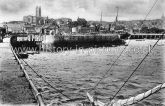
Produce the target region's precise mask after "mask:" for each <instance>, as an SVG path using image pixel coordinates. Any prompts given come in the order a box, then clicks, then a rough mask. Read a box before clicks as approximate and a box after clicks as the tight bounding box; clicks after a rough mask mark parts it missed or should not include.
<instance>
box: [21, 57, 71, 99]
mask: <svg viewBox="0 0 165 106" xmlns="http://www.w3.org/2000/svg"><path fill="white" fill-rule="evenodd" d="M22 60H23V61H24V62H25V64H26V65H28V66H29V68H30V69H31V70H32V71H33V72H34V73H36V74H37V76H38V77H40V78H41V79H42V80H43V81H44V82H46V83H47V84H48V85H49V86H50V87H52V88H53V89H55V90H56V91H58V92H59V93H60V94H62V95H63V96H65V97H66V98H67V99H71V98H70V97H68V96H67V95H65V94H63V93H62V92H61V91H60V90H59V89H57V88H55V87H54V86H52V85H51V84H50V83H49V82H48V81H46V80H45V79H44V78H43V76H41V75H39V74H38V73H37V72H36V71H35V70H34V69H33V68H32V67H31V66H30V65H29V64H28V63H27V62H26V61H25V60H24V59H22Z"/></svg>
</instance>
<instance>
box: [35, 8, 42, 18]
mask: <svg viewBox="0 0 165 106" xmlns="http://www.w3.org/2000/svg"><path fill="white" fill-rule="evenodd" d="M36 17H41V6H37V7H36Z"/></svg>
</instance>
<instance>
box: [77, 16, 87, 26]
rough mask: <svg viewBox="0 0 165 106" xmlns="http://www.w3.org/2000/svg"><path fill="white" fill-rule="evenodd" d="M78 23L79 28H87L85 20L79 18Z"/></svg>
mask: <svg viewBox="0 0 165 106" xmlns="http://www.w3.org/2000/svg"><path fill="white" fill-rule="evenodd" d="M77 23H78V25H79V26H82V27H87V21H86V20H85V19H84V18H78V19H77Z"/></svg>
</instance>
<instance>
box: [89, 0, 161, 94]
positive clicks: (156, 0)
mask: <svg viewBox="0 0 165 106" xmlns="http://www.w3.org/2000/svg"><path fill="white" fill-rule="evenodd" d="M157 2H158V0H155V2H154V4H153V6H152V7H151V9H150V10H149V12H148V13H147V15H146V16H145V18H144V20H143V22H144V21H145V20H146V19H147V17H148V15H149V14H150V13H151V11H152V9H153V8H154V6H155V5H156V3H157ZM142 25H143V23H142ZM142 25H141V27H142ZM130 38H131V35H130ZM130 41H131V40H130ZM130 41H129V42H128V45H129V43H130ZM126 48H127V46H126V47H125V48H124V49H123V51H122V52H121V53H120V54H119V56H118V57H117V58H116V59H115V61H114V62H113V64H111V66H110V68H109V70H107V71H106V72H105V74H104V75H103V76H102V78H101V79H100V80H99V81H98V82H97V83H96V85H95V86H94V87H93V88H91V90H90V91H89V92H91V91H92V90H94V89H95V88H96V87H97V86H98V85H99V83H100V82H101V81H102V80H103V79H104V78H105V76H106V75H107V74H108V72H109V71H111V69H112V66H113V65H114V64H115V63H116V62H117V60H118V59H119V58H120V56H121V55H122V53H123V52H124V51H125V50H126Z"/></svg>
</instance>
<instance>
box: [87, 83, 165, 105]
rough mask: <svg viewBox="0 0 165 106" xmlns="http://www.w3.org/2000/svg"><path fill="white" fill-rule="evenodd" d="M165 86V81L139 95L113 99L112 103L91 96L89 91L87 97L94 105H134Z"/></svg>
mask: <svg viewBox="0 0 165 106" xmlns="http://www.w3.org/2000/svg"><path fill="white" fill-rule="evenodd" d="M164 88H165V83H163V84H160V85H158V86H156V87H154V88H153V89H150V90H148V91H146V92H144V93H141V94H138V95H137V96H134V97H130V98H128V99H118V100H113V101H111V103H103V102H100V101H99V100H97V99H95V98H94V97H93V96H91V95H90V94H89V93H87V97H88V99H89V100H90V102H92V103H94V106H126V105H132V104H135V103H138V102H140V101H142V100H144V99H145V98H147V97H149V96H151V95H153V94H155V93H157V92H158V91H160V90H161V89H164Z"/></svg>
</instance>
